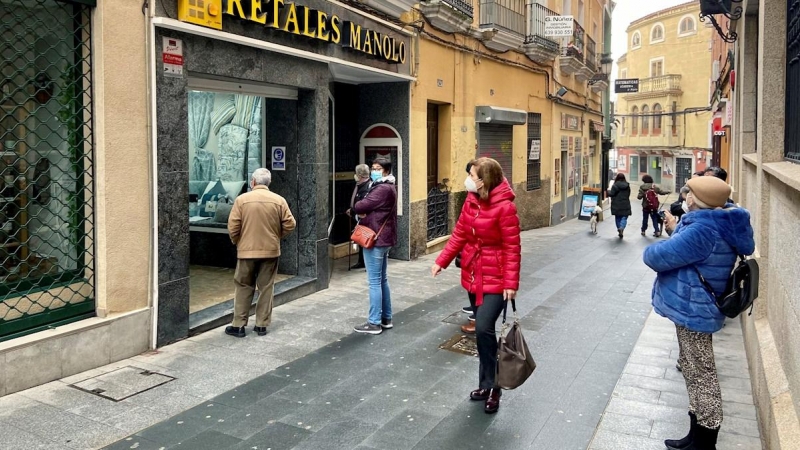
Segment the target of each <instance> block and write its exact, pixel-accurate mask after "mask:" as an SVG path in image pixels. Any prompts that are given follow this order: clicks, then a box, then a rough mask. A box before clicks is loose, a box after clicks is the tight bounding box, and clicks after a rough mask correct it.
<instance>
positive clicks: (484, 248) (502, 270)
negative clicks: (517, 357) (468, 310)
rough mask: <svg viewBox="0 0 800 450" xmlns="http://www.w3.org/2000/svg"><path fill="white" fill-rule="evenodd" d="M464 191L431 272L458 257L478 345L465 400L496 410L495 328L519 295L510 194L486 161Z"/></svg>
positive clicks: (517, 241) (500, 174)
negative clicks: (472, 385) (473, 381)
mask: <svg viewBox="0 0 800 450" xmlns="http://www.w3.org/2000/svg"><path fill="white" fill-rule="evenodd" d="M464 185H465V186H466V189H467V191H468V194H467V199H466V201H465V202H464V207H463V208H462V210H461V216H459V218H458V222H457V223H456V226H455V229H454V230H453V234H452V235H451V236H450V241H449V242H448V243H447V245H446V246H445V248H444V250H442V253H441V254H440V255H439V257H438V258H436V263H435V264H434V265H433V266H432V267H431V274H432V275H433V276H434V277H435V276H436V275H438V274H439V273H440V272H441V271H442V269H443V268H447V266H448V265H450V263H451V262H452V261H453V259H455V257H456V255H458V254H459V252H460V253H461V285H462V286H463V287H464V289H466V290H467V292H468V294H469V296H470V303H473V304H474V305H475V319H476V323H475V334H476V340H477V344H478V357H479V359H480V365H479V369H478V389H475V390H474V391H472V392H470V395H469V396H470V399H472V400H475V401H485V402H486V403H485V405H484V411H485V412H486V413H487V414H493V413H496V412H497V410H498V409H499V408H500V396H501V393H502V391H501V389H500V388H499V387H498V386H497V385H496V384H495V377H496V374H497V336H496V335H495V323H496V322H497V319H498V317H500V313H502V312H503V308H504V306H505V302H506V301H508V300H510V299H513V298H515V297H516V295H517V290H518V289H519V271H520V260H521V254H520V253H521V251H520V228H519V217H518V216H517V207H516V206H515V205H514V198H515V196H514V191H513V190H512V189H511V185H510V184H509V183H508V180H506V179H505V177H504V176H503V169H502V168H501V167H500V164H499V163H498V162H497V161H495V160H494V159H492V158H478V159H476V160H475V161H473V162H472V166H471V167H470V174H469V176H468V177H467V179H466V180H465V181H464Z"/></svg>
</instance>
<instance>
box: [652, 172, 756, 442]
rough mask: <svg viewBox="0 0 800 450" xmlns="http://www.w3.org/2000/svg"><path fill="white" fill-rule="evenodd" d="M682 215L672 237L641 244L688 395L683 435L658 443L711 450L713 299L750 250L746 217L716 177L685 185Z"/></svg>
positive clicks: (715, 430) (715, 421) (720, 319)
mask: <svg viewBox="0 0 800 450" xmlns="http://www.w3.org/2000/svg"><path fill="white" fill-rule="evenodd" d="M687 187H688V188H689V192H688V193H687V194H686V204H687V205H688V208H687V209H688V212H687V213H686V214H684V216H683V218H681V221H680V222H679V223H678V225H677V227H676V228H675V231H674V232H673V233H672V237H671V238H670V239H669V240H666V241H664V242H659V243H657V244H655V245H651V246H649V247H647V248H646V249H645V251H644V257H643V258H644V263H645V264H647V266H649V267H650V268H651V269H653V270H654V271H655V272H656V273H657V277H656V281H655V283H654V285H653V309H654V310H655V312H656V313H657V314H659V315H661V316H664V317H666V318H667V319H669V320H671V321H672V322H673V323H674V324H675V329H676V333H677V336H678V347H679V349H680V350H679V356H678V359H679V361H680V365H681V367H682V368H683V377H684V380H685V381H686V390H687V391H688V394H689V418H690V427H689V433H688V434H687V435H686V436H685V437H684V438H682V439H669V440H666V441H665V442H664V443H665V444H666V446H667V448H668V449H672V450H715V449H716V442H717V435H718V434H719V429H720V425H721V424H722V393H721V390H720V385H719V379H718V378H717V369H716V365H715V362H714V348H713V346H712V336H713V333H716V332H717V331H719V330H720V329H722V326H723V323H724V320H725V316H724V315H723V314H722V313H721V312H720V310H719V308H717V305H716V299H715V298H714V294H713V293H711V292H709V290H708V289H706V288H704V287H703V283H702V282H701V278H700V277H701V275H702V277H703V278H704V279H705V280H706V281H707V283H708V284H709V285H710V287H711V289H713V290H714V292H720V293H721V292H723V291H724V290H725V286H726V284H727V282H728V277H729V276H730V274H731V271H732V270H733V267H734V264H736V258H737V255H740V254H741V255H749V254H752V253H753V251H754V250H755V242H754V240H753V228H752V226H751V225H750V213H749V212H747V210H746V209H744V208H737V207H735V206H734V205H731V204H727V199H728V197H729V196H730V193H731V188H730V186H728V185H727V184H725V182H724V181H722V180H720V179H718V178H715V177H697V178H693V179H691V180H689V182H688V183H687Z"/></svg>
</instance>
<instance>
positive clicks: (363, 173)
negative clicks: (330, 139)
mask: <svg viewBox="0 0 800 450" xmlns="http://www.w3.org/2000/svg"><path fill="white" fill-rule="evenodd" d="M355 179H356V186H355V187H354V188H353V195H352V196H351V197H350V208H348V209H347V211H346V213H347V215H348V216H349V217H351V218H354V219H355V220H356V223H358V220H359V217H358V216H356V217H353V213H352V211H351V209H352V208H353V205H355V204H356V202H360V201H361V200H363V199H364V197H366V196H367V193H368V192H369V188H370V187H372V178H370V176H369V166H368V165H366V164H359V165H357V166H356V174H355ZM354 226H355V224H354ZM350 231H352V230H350ZM365 267H366V266H365V265H364V249H363V248H360V247H359V249H358V262H356V263H355V265H353V267H351V268H350V269H363V268H365Z"/></svg>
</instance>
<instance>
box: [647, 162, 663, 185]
mask: <svg viewBox="0 0 800 450" xmlns="http://www.w3.org/2000/svg"><path fill="white" fill-rule="evenodd" d="M647 173H648V174H649V175H650V176H651V177H653V182H654V183H655V184H660V183H661V157H660V156H648V157H647Z"/></svg>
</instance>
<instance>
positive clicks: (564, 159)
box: [561, 152, 570, 217]
mask: <svg viewBox="0 0 800 450" xmlns="http://www.w3.org/2000/svg"><path fill="white" fill-rule="evenodd" d="M568 158H569V153H568V152H561V211H562V212H563V214H564V216H565V217H566V215H567V198H569V194H570V192H569V191H568V190H567V179H568V178H569V173H568V172H567V171H568V169H569V159H568Z"/></svg>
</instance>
